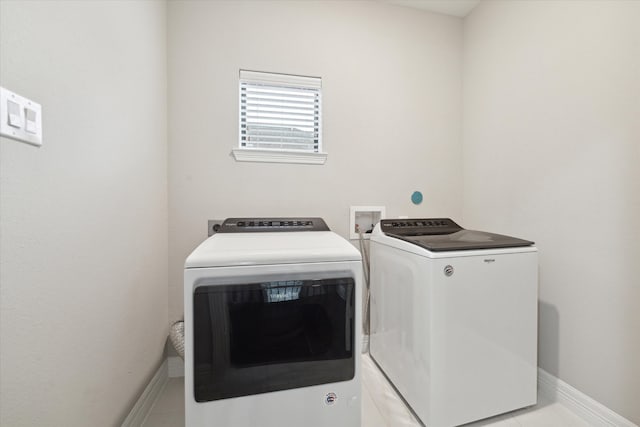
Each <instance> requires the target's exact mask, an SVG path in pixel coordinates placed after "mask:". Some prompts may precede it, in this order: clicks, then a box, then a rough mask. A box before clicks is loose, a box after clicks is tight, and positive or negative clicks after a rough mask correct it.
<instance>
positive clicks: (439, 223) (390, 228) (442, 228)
mask: <svg viewBox="0 0 640 427" xmlns="http://www.w3.org/2000/svg"><path fill="white" fill-rule="evenodd" d="M380 228H381V230H382V232H383V233H385V234H396V235H403V236H422V235H429V234H450V233H455V232H456V231H460V230H464V229H463V228H462V227H460V226H459V225H458V224H456V223H455V222H454V221H453V220H452V219H450V218H418V219H383V220H382V221H380Z"/></svg>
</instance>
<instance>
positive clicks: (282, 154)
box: [232, 148, 327, 165]
mask: <svg viewBox="0 0 640 427" xmlns="http://www.w3.org/2000/svg"><path fill="white" fill-rule="evenodd" d="M232 152H233V157H234V158H235V159H236V161H237V162H263V163H298V164H307V165H323V164H324V163H325V162H326V161H327V153H305V152H300V151H275V150H260V149H255V148H234V149H233V150H232Z"/></svg>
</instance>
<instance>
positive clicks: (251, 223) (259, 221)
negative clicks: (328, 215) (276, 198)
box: [218, 217, 331, 233]
mask: <svg viewBox="0 0 640 427" xmlns="http://www.w3.org/2000/svg"><path fill="white" fill-rule="evenodd" d="M282 231H331V230H329V227H328V226H327V224H326V223H325V222H324V220H323V219H322V218H306V217H305V218H227V219H225V220H224V222H223V223H222V225H221V226H220V229H219V230H218V233H262V232H282Z"/></svg>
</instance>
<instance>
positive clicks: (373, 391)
mask: <svg viewBox="0 0 640 427" xmlns="http://www.w3.org/2000/svg"><path fill="white" fill-rule="evenodd" d="M183 396H184V378H169V381H168V382H167V384H166V385H165V388H164V390H163V391H162V393H161V394H160V396H159V397H158V399H157V400H156V402H155V404H154V405H153V408H152V409H151V412H150V413H149V416H148V417H147V419H146V420H145V422H144V423H143V427H184V399H183ZM421 426H422V424H420V423H419V422H418V421H417V420H416V419H415V417H414V416H413V414H412V413H411V411H409V409H408V408H407V407H406V406H405V404H404V403H403V401H402V400H401V399H400V398H399V397H398V396H397V394H396V392H395V390H394V389H393V387H392V386H391V384H389V382H388V381H387V380H386V378H385V377H384V376H383V375H382V373H381V372H380V371H379V370H378V368H377V367H376V366H375V364H374V363H373V361H372V360H371V358H370V357H368V356H366V355H363V356H362V427H421ZM485 426H492V427H589V424H588V423H587V422H586V421H584V420H583V419H582V418H580V417H578V416H577V415H575V414H574V413H573V412H571V411H570V410H568V409H567V408H565V407H564V406H562V405H560V404H559V403H555V402H548V401H545V400H544V399H539V403H538V405H536V406H533V407H531V408H526V409H521V410H518V411H514V412H510V413H508V414H504V415H500V416H497V417H494V418H488V419H486V420H482V421H478V422H475V423H471V424H466V425H465V427H485Z"/></svg>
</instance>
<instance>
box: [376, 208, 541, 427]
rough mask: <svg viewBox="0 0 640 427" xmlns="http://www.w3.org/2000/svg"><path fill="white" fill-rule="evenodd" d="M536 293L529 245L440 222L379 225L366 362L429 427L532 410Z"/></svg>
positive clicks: (535, 270) (532, 252)
mask: <svg viewBox="0 0 640 427" xmlns="http://www.w3.org/2000/svg"><path fill="white" fill-rule="evenodd" d="M537 291H538V257H537V249H536V248H535V247H534V246H533V242H530V241H526V240H522V239H516V238H513V237H509V236H503V235H498V234H493V233H485V232H480V231H473V230H465V229H463V228H462V227H460V226H459V225H458V224H456V223H455V222H453V221H452V220H451V219H447V218H435V219H398V220H388V219H387V220H382V221H381V222H380V223H379V224H378V225H377V226H376V227H375V228H374V230H373V233H372V236H371V337H370V353H371V356H372V358H373V359H374V360H375V362H376V363H377V364H378V366H379V367H380V368H381V369H382V371H383V372H384V373H385V375H386V376H387V378H389V380H390V381H391V382H392V383H393V385H394V386H395V388H396V389H397V390H398V392H399V393H400V394H401V395H402V397H403V398H404V399H405V401H406V402H407V403H408V404H409V406H410V407H411V408H412V410H413V411H414V412H415V414H416V415H417V416H418V417H419V418H420V420H421V421H422V422H423V423H424V424H425V425H426V426H427V427H451V426H457V425H461V424H466V423H468V422H472V421H476V420H479V419H483V418H487V417H491V416H494V415H498V414H501V413H505V412H508V411H512V410H515V409H518V408H522V407H525V406H530V405H534V404H535V403H536V399H537V397H536V394H537V311H538V294H537Z"/></svg>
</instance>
